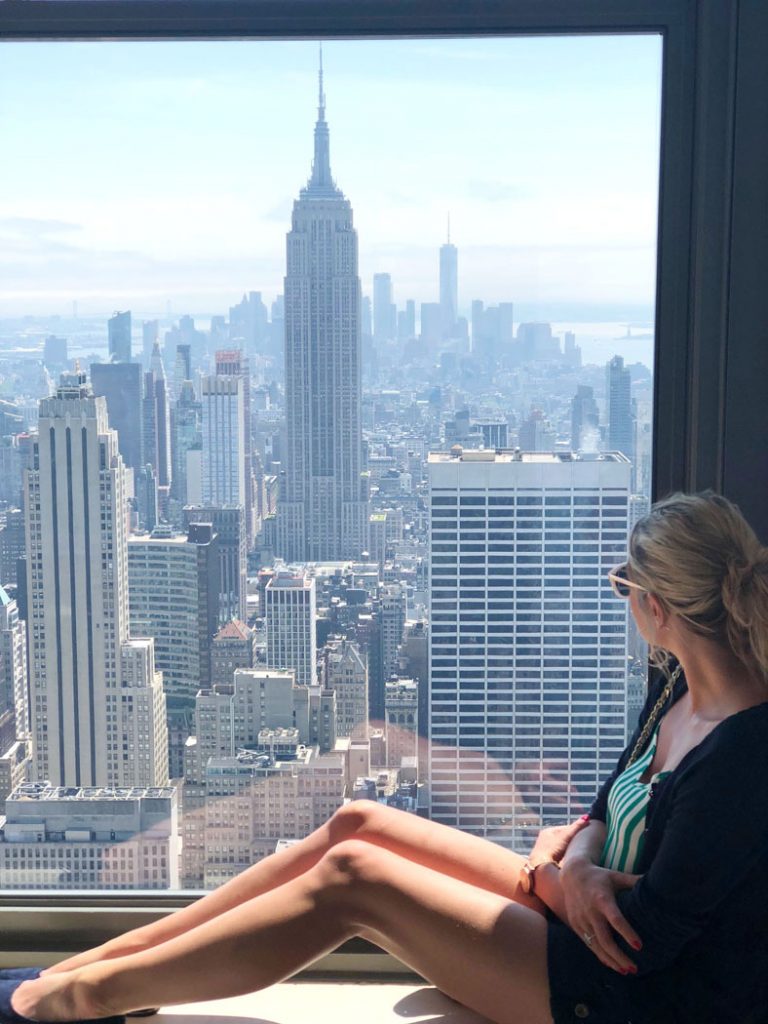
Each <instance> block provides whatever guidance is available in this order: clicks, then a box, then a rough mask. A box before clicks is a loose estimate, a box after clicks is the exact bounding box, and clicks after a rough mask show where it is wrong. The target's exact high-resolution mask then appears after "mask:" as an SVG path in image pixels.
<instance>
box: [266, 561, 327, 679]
mask: <svg viewBox="0 0 768 1024" xmlns="http://www.w3.org/2000/svg"><path fill="white" fill-rule="evenodd" d="M264 596H265V599H266V620H267V664H268V665H269V667H270V668H274V669H293V670H294V672H295V673H296V682H297V683H299V684H300V685H301V686H316V685H317V641H316V639H315V622H316V619H317V606H316V597H315V581H314V579H312V577H310V576H307V575H306V574H305V573H303V572H300V573H295V572H292V571H290V570H282V571H280V572H279V573H278V574H277V575H276V576H275V577H274V578H273V579H271V580H270V581H269V583H268V584H267V587H266V590H265V591H264Z"/></svg>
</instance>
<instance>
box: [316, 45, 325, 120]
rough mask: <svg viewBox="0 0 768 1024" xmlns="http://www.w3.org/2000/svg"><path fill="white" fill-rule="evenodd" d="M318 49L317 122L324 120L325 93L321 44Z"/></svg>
mask: <svg viewBox="0 0 768 1024" xmlns="http://www.w3.org/2000/svg"><path fill="white" fill-rule="evenodd" d="M318 48H319V51H320V52H319V68H318V73H317V79H318V83H317V84H318V91H317V119H318V121H324V120H325V93H324V92H323V44H322V43H319V44H318Z"/></svg>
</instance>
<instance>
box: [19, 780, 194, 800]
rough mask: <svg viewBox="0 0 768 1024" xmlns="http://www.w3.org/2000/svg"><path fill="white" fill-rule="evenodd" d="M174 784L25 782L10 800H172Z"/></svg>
mask: <svg viewBox="0 0 768 1024" xmlns="http://www.w3.org/2000/svg"><path fill="white" fill-rule="evenodd" d="M175 792H176V790H175V789H174V787H173V786H147V787H141V786H137V787H133V788H128V787H126V788H122V789H110V788H109V787H108V786H51V785H49V784H48V783H47V782H24V783H22V785H20V786H18V787H17V788H16V789H14V791H13V792H12V793H11V795H10V796H9V797H8V799H9V800H38V801H43V800H147V799H152V800H158V799H166V800H170V799H172V797H173V796H174V794H175Z"/></svg>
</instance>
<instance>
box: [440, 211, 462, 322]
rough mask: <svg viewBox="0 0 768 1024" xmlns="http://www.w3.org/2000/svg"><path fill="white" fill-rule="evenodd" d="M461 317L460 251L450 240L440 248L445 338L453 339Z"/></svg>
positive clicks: (441, 317)
mask: <svg viewBox="0 0 768 1024" xmlns="http://www.w3.org/2000/svg"><path fill="white" fill-rule="evenodd" d="M458 315H459V251H458V249H457V248H456V246H455V245H451V222H450V220H449V221H448V239H447V241H446V243H445V245H441V246H440V330H441V333H442V336H443V338H452V337H453V333H454V329H455V327H456V320H457V319H458Z"/></svg>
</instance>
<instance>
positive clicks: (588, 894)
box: [560, 859, 642, 974]
mask: <svg viewBox="0 0 768 1024" xmlns="http://www.w3.org/2000/svg"><path fill="white" fill-rule="evenodd" d="M641 877H642V876H641V875H631V874H628V873H627V872H624V871H610V870H609V869H607V868H601V867H598V866H597V865H596V864H593V863H592V862H591V861H587V860H584V859H579V860H574V861H569V862H568V864H567V866H566V867H565V868H564V869H563V870H562V871H561V873H560V882H561V886H562V891H563V896H564V898H565V909H566V914H567V918H568V924H569V925H570V927H571V928H572V929H573V930H574V931H575V932H576V934H577V935H578V936H579V938H580V939H581V940H582V941H584V936H585V935H591V936H593V939H592V942H590V943H588V946H589V948H590V949H591V950H592V952H593V953H594V954H595V956H596V957H597V959H598V960H599V961H600V962H601V963H603V964H605V966H606V967H610V968H612V969H613V970H614V971H618V972H619V973H620V974H626V973H627V972H630V973H634V972H635V970H636V967H635V965H634V964H633V963H632V961H631V960H630V959H629V957H628V956H626V954H625V953H623V952H622V950H621V949H620V948H619V946H618V944H617V942H616V939H615V938H614V933H615V932H618V934H619V935H621V937H622V938H623V939H624V940H625V941H626V942H627V943H628V944H629V945H630V946H632V947H633V948H634V949H640V948H641V946H642V943H641V941H640V936H639V935H638V934H637V932H636V931H635V930H634V929H633V928H632V926H631V925H630V923H629V922H628V921H627V919H626V918H625V917H624V915H623V914H622V913H621V911H620V910H619V907H618V904H617V903H616V893H617V892H619V891H620V890H621V889H631V888H632V887H633V886H634V885H636V883H637V882H638V880H639V879H640V878H641Z"/></svg>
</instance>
